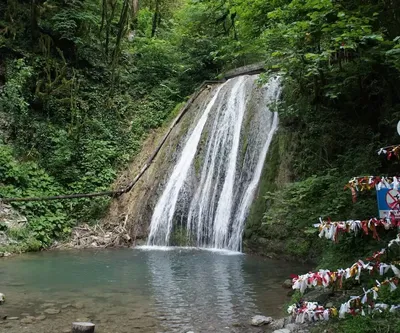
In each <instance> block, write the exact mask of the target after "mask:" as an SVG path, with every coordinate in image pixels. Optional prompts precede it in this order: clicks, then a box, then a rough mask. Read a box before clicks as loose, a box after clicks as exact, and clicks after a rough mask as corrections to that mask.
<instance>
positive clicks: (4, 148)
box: [0, 0, 229, 248]
mask: <svg viewBox="0 0 400 333" xmlns="http://www.w3.org/2000/svg"><path fill="white" fill-rule="evenodd" d="M134 3H135V2H134V1H133V2H131V1H125V0H112V1H103V2H102V4H101V6H99V3H98V2H97V1H93V0H89V1H81V0H73V1H68V2H65V1H58V0H56V1H53V2H51V3H49V2H41V1H37V2H34V3H32V4H31V3H21V2H18V1H8V2H7V3H4V4H3V3H1V4H0V48H1V50H0V86H1V91H0V115H1V117H2V118H3V117H4V118H5V119H6V121H7V132H0V133H1V135H3V136H4V138H2V139H4V141H6V142H7V145H5V144H1V151H0V162H1V163H0V183H1V184H2V185H3V186H1V188H0V197H27V196H48V195H60V194H66V193H86V192H96V191H104V190H108V189H109V188H110V186H111V184H112V183H113V182H114V180H115V178H116V176H117V173H118V171H119V170H120V168H123V167H125V166H126V164H127V163H128V162H129V161H130V160H131V158H132V157H133V155H134V154H135V153H137V152H138V150H139V148H140V144H141V142H142V140H143V139H144V138H145V136H146V134H147V133H148V131H149V130H151V129H152V128H156V127H159V126H161V125H162V124H163V123H164V122H165V121H166V120H170V119H171V116H172V115H173V114H174V113H176V110H175V106H176V105H177V104H180V103H181V102H182V101H183V100H185V99H186V97H185V96H187V95H189V94H191V93H192V91H193V90H194V88H195V87H196V86H197V85H198V84H199V83H200V82H202V81H203V80H204V79H206V78H210V77H212V76H213V75H214V74H215V73H216V72H218V70H219V68H220V67H221V62H218V61H217V60H215V58H214V57H213V56H210V53H211V52H213V51H216V50H217V49H218V47H219V46H220V45H222V42H223V40H224V38H225V37H226V38H228V37H229V36H224V37H223V38H214V37H213V36H211V35H209V34H212V33H213V31H214V27H215V29H218V28H217V25H214V24H211V25H210V26H208V25H206V24H205V22H208V23H210V22H211V20H210V18H209V15H208V14H209V12H207V13H206V12H205V11H204V10H205V6H202V5H201V4H199V7H197V6H196V4H194V3H191V2H190V3H183V2H182V3H181V2H180V1H178V2H176V1H174V2H172V1H169V0H157V1H156V2H146V1H144V2H142V3H141V8H140V11H139V12H135V10H134V8H133V7H132V5H133V4H134ZM195 8H196V10H195V11H192V9H195ZM193 17H196V18H197V19H196V20H197V22H192V21H191V19H192V18H193ZM198 28H201V29H200V30H197V29H198ZM200 31H203V32H202V33H201V34H200V35H199V34H198V33H199V32H200ZM226 38H225V39H226ZM0 120H1V119H0ZM109 202H110V200H109V198H96V199H79V200H78V199H76V200H71V201H68V202H67V201H53V202H26V203H16V204H15V205H14V206H15V207H16V208H18V209H19V210H20V211H21V213H23V214H25V215H26V216H27V217H28V220H29V225H28V227H27V230H28V234H27V235H25V234H24V235H25V236H26V237H25V238H28V235H29V238H33V239H35V240H37V241H38V242H39V243H40V244H41V246H48V245H50V244H51V242H52V240H53V239H60V238H63V237H65V236H66V235H68V233H69V232H70V230H71V227H73V226H74V225H75V224H76V223H79V222H81V221H84V222H89V223H95V222H96V221H98V220H99V219H100V218H101V217H102V216H103V215H104V213H105V211H106V209H107V208H108V205H109ZM22 238H23V237H22ZM22 238H21V237H18V239H19V240H21V241H22ZM35 244H36V243H35ZM35 244H33V245H32V248H36V246H35ZM27 247H28V248H29V246H27Z"/></svg>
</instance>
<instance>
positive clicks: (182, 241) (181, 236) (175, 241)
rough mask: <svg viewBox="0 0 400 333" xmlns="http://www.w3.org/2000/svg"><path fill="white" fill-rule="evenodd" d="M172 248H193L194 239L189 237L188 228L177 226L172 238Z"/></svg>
mask: <svg viewBox="0 0 400 333" xmlns="http://www.w3.org/2000/svg"><path fill="white" fill-rule="evenodd" d="M170 245H171V246H193V245H194V240H193V237H189V236H188V234H187V231H186V228H184V227H182V226H175V228H174V230H173V231H172V234H171V238H170Z"/></svg>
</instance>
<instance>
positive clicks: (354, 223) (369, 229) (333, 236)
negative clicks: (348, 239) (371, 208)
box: [313, 215, 400, 242]
mask: <svg viewBox="0 0 400 333" xmlns="http://www.w3.org/2000/svg"><path fill="white" fill-rule="evenodd" d="M319 220H320V223H317V224H314V225H313V226H314V227H315V228H318V229H319V237H320V238H322V237H325V238H326V239H330V240H332V241H334V242H337V240H338V236H339V233H351V232H354V233H355V234H358V233H359V232H363V233H364V234H365V235H368V234H369V233H372V236H373V238H374V239H378V240H379V235H378V232H377V228H378V227H383V228H384V229H385V230H389V229H391V228H395V227H400V220H396V218H395V217H394V215H391V216H390V217H387V218H382V219H378V218H372V219H369V220H362V221H361V220H347V221H337V222H331V221H329V220H328V221H323V220H322V219H321V218H320V219H319Z"/></svg>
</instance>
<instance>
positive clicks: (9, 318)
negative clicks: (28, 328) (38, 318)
mask: <svg viewBox="0 0 400 333" xmlns="http://www.w3.org/2000/svg"><path fill="white" fill-rule="evenodd" d="M7 319H8V320H18V319H19V317H8V318H7Z"/></svg>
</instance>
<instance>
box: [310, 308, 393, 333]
mask: <svg viewBox="0 0 400 333" xmlns="http://www.w3.org/2000/svg"><path fill="white" fill-rule="evenodd" d="M328 325H329V326H328ZM321 330H326V332H327V333H336V332H337V333H359V332H363V333H381V332H391V333H392V332H393V333H399V332H400V318H399V317H398V316H396V315H395V314H379V313H377V314H375V315H374V316H372V317H371V316H366V317H362V316H354V317H349V318H348V319H347V320H344V321H343V320H331V321H329V324H322V325H318V327H315V328H313V329H312V330H311V332H313V333H317V332H321Z"/></svg>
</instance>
